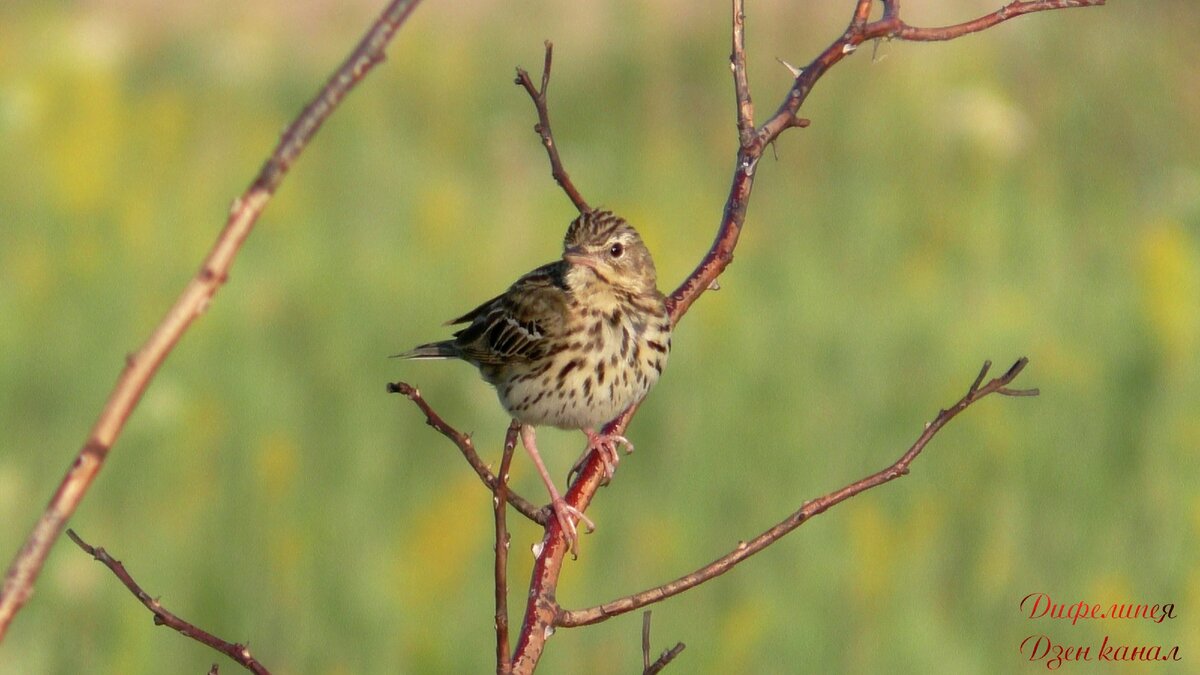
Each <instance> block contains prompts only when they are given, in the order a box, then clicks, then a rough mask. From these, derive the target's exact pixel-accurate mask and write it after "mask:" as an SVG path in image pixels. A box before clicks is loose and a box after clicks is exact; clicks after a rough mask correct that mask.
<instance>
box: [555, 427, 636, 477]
mask: <svg viewBox="0 0 1200 675" xmlns="http://www.w3.org/2000/svg"><path fill="white" fill-rule="evenodd" d="M583 433H585V434H587V437H588V444H587V447H586V448H584V450H583V454H582V455H580V456H579V459H578V460H576V462H575V466H573V467H571V473H569V474H567V478H568V479H570V477H571V476H574V475H576V474H578V473H579V472H581V471H583V465H584V463H585V462H587V458H588V453H589V452H592V451H593V450H594V451H595V452H596V454H598V455H600V461H601V462H604V482H605V483H607V482H608V481H610V480H612V477H613V474H615V473H616V472H617V464H620V463H621V455H619V454H617V446H619V445H624V446H625V454H629V453H631V452H633V443H630V442H629V439H628V438H625V437H624V436H620V435H618V434H598V433H596V431H595V430H594V429H584V430H583Z"/></svg>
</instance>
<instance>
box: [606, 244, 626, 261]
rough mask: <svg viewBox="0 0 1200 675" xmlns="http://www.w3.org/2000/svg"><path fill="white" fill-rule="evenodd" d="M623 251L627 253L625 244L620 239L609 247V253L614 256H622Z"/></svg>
mask: <svg viewBox="0 0 1200 675" xmlns="http://www.w3.org/2000/svg"><path fill="white" fill-rule="evenodd" d="M623 253H625V245H624V244H622V243H621V242H619V241H618V242H617V243H615V244H613V245H612V246H611V247H609V249H608V254H609V255H610V256H612V257H614V258H620V257H621V254H623Z"/></svg>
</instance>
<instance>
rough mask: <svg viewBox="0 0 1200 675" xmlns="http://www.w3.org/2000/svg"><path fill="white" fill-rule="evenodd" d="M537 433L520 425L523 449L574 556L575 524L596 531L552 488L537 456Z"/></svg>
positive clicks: (594, 526) (576, 542)
mask: <svg viewBox="0 0 1200 675" xmlns="http://www.w3.org/2000/svg"><path fill="white" fill-rule="evenodd" d="M536 434H537V432H536V431H534V428H533V427H532V426H530V425H528V424H522V425H521V442H522V444H523V445H524V446H525V449H526V450H527V451H529V456H530V457H532V458H533V464H534V466H536V467H537V470H538V473H539V474H541V476H542V482H543V483H545V484H546V489H547V490H548V491H549V492H550V506H551V508H553V509H554V515H555V517H557V518H558V524H559V526H560V527H561V528H562V532H563V537H564V538H565V539H566V540H567V547H568V548H569V549H570V551H571V554H572V555H574V554H575V552H576V551H577V550H578V548H579V534H578V533H577V532H576V531H575V523H577V522H581V521H582V522H583V523H584V524H586V525H587V528H588V532H591V531H593V530H595V529H596V525H595V523H593V522H592V521H591V519H590V518H588V517H587V516H585V515H583V511H580V510H579V509H577V508H575V507H574V506H571V505H570V504H568V503H567V502H566V500H564V499H563V498H562V497H561V496H560V495H559V494H558V489H557V488H555V487H554V480H553V479H551V478H550V472H549V471H547V470H546V464H545V463H544V462H542V456H541V455H539V454H538V449H537V442H536V440H535V436H536Z"/></svg>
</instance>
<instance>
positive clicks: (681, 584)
mask: <svg viewBox="0 0 1200 675" xmlns="http://www.w3.org/2000/svg"><path fill="white" fill-rule="evenodd" d="M1028 363H1029V361H1028V359H1026V358H1023V357H1022V358H1021V359H1020V360H1018V361H1017V362H1016V363H1014V364H1013V366H1012V367H1011V368H1009V369H1008V371H1007V372H1006V373H1004V374H1003V375H1001V376H1000V377H997V378H995V379H993V380H991V381H990V382H988V383H987V384H985V385H983V386H982V387H981V386H980V383H981V382H982V381H983V378H984V377H986V375H987V372H988V370H989V369H990V368H991V365H992V364H991V362H990V361H989V362H986V363H984V365H983V368H982V369H981V370H980V372H979V376H978V377H977V378H976V379H975V382H974V383H972V385H971V387H970V389H968V390H967V393H966V395H964V396H963V397H962V398H961V399H959V400H958V402H957V403H955V404H954V405H952V406H950V407H949V408H947V409H945V410H940V411H938V414H937V416H936V417H934V418H933V421H932V422H929V423H928V424H926V425H925V429H924V431H922V432H921V435H920V436H919V437H918V438H917V440H916V442H914V443H913V444H912V446H910V447H909V449H908V451H906V452H905V453H904V454H903V455H901V456H900V459H898V460H896V462H895V463H893V464H892V465H891V466H889V467H887V468H886V469H883V470H882V471H879V472H877V473H874V474H872V475H870V476H867V477H866V478H863V479H861V480H858V481H855V482H853V483H851V484H849V485H847V486H845V487H843V488H841V489H840V490H835V491H834V492H830V493H829V494H827V495H825V496H824V497H820V498H818V499H814V500H812V501H809V502H805V503H804V505H803V506H801V507H800V510H798V511H796V512H795V513H793V514H791V515H790V516H788V517H787V518H785V519H784V520H783V521H781V522H780V523H779V524H777V525H775V526H774V527H772V528H770V529H769V530H767V531H766V532H763V533H762V534H760V535H758V536H757V537H755V538H754V539H751V540H750V541H748V542H746V541H743V542H739V543H738V545H737V547H736V548H734V549H733V550H732V551H730V552H729V553H727V554H725V555H723V556H721V557H720V558H717V559H716V560H714V561H712V562H711V563H709V564H708V565H705V566H704V567H701V568H700V569H698V570H696V571H694V572H692V573H690V574H686V575H684V576H682V577H680V578H678V579H676V580H674V581H672V582H669V583H666V584H663V585H661V586H656V587H654V588H651V589H648V590H645V591H642V592H640V593H634V594H633V595H628V596H625V597H623V598H618V599H616V600H613V601H611V602H606V603H604V604H602V605H597V606H595V607H589V608H587V609H578V610H563V611H560V612H559V614H558V616H557V617H556V619H555V625H557V626H561V627H564V628H566V627H575V626H586V625H588V624H592V623H597V622H600V621H604V620H606V619H609V618H611V617H614V616H616V615H618V614H624V613H625V612H630V611H633V610H635V609H639V608H641V607H645V606H646V605H649V604H652V603H655V602H659V601H661V600H665V599H666V598H669V597H671V596H673V595H678V594H680V593H682V592H684V591H686V590H688V589H690V588H694V587H696V586H699V585H700V584H702V583H704V582H706V581H709V580H711V579H714V578H716V577H718V576H721V575H722V574H725V573H726V572H728V571H729V570H731V569H733V568H734V567H735V566H737V565H738V564H739V563H741V562H743V561H745V560H746V559H747V558H749V557H750V556H752V555H754V554H755V553H758V552H759V551H761V550H763V549H765V548H766V547H768V546H770V545H771V544H774V543H775V542H776V541H778V540H779V539H781V538H783V537H784V535H786V534H788V533H789V532H792V531H793V530H795V529H796V528H798V527H800V526H801V525H803V524H804V523H806V522H808V521H809V520H811V519H812V518H813V517H814V516H817V515H820V514H822V513H824V512H825V511H826V510H828V509H830V508H831V507H833V506H836V505H837V504H840V503H842V502H844V501H846V500H847V499H849V498H851V497H853V496H855V495H858V494H861V493H863V492H866V491H867V490H870V489H871V488H874V487H878V486H880V485H883V484H884V483H888V482H890V481H893V480H895V479H897V478H899V477H901V476H904V475H907V474H908V468H909V465H910V464H912V462H913V460H915V459H916V458H917V455H919V454H921V451H922V450H924V449H925V446H926V445H928V443H929V441H931V440H933V437H934V436H935V435H936V434H937V433H938V431H940V430H941V429H942V427H944V426H946V424H947V423H949V422H950V420H952V419H954V417H955V416H957V415H958V414H959V413H961V412H962V411H964V410H966V409H967V407H969V406H970V405H971V404H973V403H975V402H976V401H978V400H979V399H981V398H983V397H985V396H987V395H989V394H1001V395H1005V396H1035V395H1037V393H1038V392H1037V390H1036V389H1022V390H1014V389H1009V388H1008V385H1009V384H1010V383H1011V382H1012V381H1013V380H1014V379H1015V378H1016V377H1017V375H1019V374H1020V373H1021V371H1022V370H1023V369H1024V368H1025V365H1026V364H1028Z"/></svg>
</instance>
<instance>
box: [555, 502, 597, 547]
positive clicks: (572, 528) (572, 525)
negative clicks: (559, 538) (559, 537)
mask: <svg viewBox="0 0 1200 675" xmlns="http://www.w3.org/2000/svg"><path fill="white" fill-rule="evenodd" d="M551 506H552V507H553V508H554V516H555V517H556V518H558V525H559V527H560V528H561V529H562V534H563V539H565V540H566V541H567V550H569V551H570V552H571V555H572V556H575V555H576V554H577V553H578V552H579V532H578V530H577V529H576V524H577V523H583V524H584V525H586V526H587V531H588V533H592V532H595V531H596V524H595V523H593V522H592V519H591V518H588V517H587V516H585V515H583V511H580V510H579V509H577V508H575V507H574V506H571V505H570V504H568V503H567V502H566V500H564V499H561V498H560V499H557V500H555V501H554V502H552V504H551Z"/></svg>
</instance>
